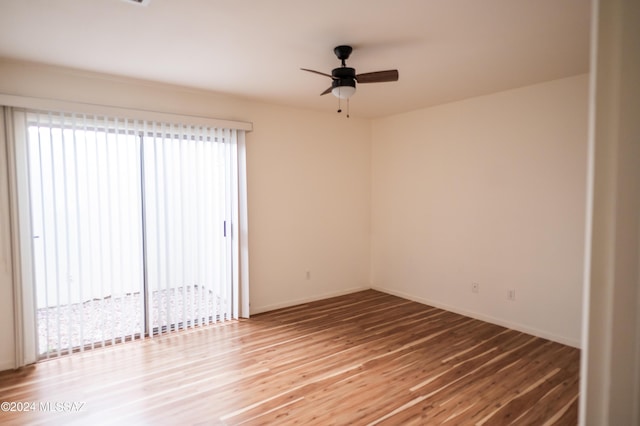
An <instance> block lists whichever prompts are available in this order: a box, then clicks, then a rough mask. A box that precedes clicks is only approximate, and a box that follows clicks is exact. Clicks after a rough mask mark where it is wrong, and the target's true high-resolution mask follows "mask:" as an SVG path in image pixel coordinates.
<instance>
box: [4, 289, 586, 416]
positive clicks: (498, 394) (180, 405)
mask: <svg viewBox="0 0 640 426" xmlns="http://www.w3.org/2000/svg"><path fill="white" fill-rule="evenodd" d="M579 358H580V356H579V351H578V350H577V349H574V348H571V347H567V346H564V345H561V344H558V343H554V342H550V341H548V340H544V339H541V338H537V337H533V336H530V335H527V334H523V333H520V332H516V331H513V330H508V329H505V328H503V327H500V326H497V325H493V324H488V323H485V322H482V321H478V320H474V319H471V318H467V317H464V316H461V315H457V314H453V313H450V312H447V311H443V310H440V309H436V308H432V307H429V306H425V305H421V304H419V303H415V302H411V301H407V300H404V299H401V298H398V297H394V296H390V295H387V294H384V293H379V292H376V291H373V290H369V291H365V292H360V293H354V294H351V295H347V296H342V297H338V298H332V299H327V300H323V301H319V302H314V303H308V304H305V305H300V306H295V307H291V308H286V309H281V310H278V311H273V312H269V313H265V314H261V315H256V316H254V317H252V318H251V319H250V320H240V321H233V322H229V323H223V324H219V325H214V326H210V327H206V328H199V329H193V330H190V331H186V332H180V333H174V334H170V335H167V336H163V337H160V338H154V339H146V340H144V341H138V342H132V343H127V344H122V345H116V346H113V347H109V348H104V349H98V350H94V351H90V352H84V353H79V354H76V355H74V356H69V357H62V358H58V359H54V360H50V361H46V362H42V363H39V364H36V365H34V366H30V367H27V368H23V369H21V370H19V371H16V372H4V373H0V401H3V402H10V403H11V402H13V403H14V404H13V406H12V407H9V408H19V407H18V402H33V403H34V404H35V405H32V406H27V407H24V406H23V407H22V408H23V409H24V408H28V409H29V410H30V411H27V412H20V413H17V412H0V423H2V424H15V425H23V424H47V425H48V424H65V425H66V424H91V425H95V424H127V425H131V424H149V425H152V424H153V425H156V424H180V425H185V424H198V425H208V424H213V425H216V424H228V425H238V424H245V425H283V424H300V425H332V424H336V425H346V424H358V425H378V424H380V425H400V424H402V425H412V424H416V425H440V424H446V425H472V424H474V425H491V426H493V425H507V424H516V425H552V424H553V425H574V424H576V423H577V413H578V408H577V407H578V372H579V363H580V361H579ZM41 403H42V405H41ZM47 403H50V404H49V405H47ZM56 403H57V405H56ZM72 403H77V405H72ZM64 404H66V405H64ZM80 404H82V406H81V407H80ZM10 405H11V404H10ZM3 409H6V404H5V405H3ZM56 409H58V412H56ZM77 409H79V411H78V410H77Z"/></svg>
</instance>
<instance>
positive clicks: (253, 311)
mask: <svg viewBox="0 0 640 426" xmlns="http://www.w3.org/2000/svg"><path fill="white" fill-rule="evenodd" d="M370 289H371V287H369V286H367V287H355V288H350V289H347V290H341V291H337V292H333V293H324V294H318V295H314V296H311V297H305V298H302V299H295V300H288V301H286V302H281V303H274V304H273V305H264V306H251V308H250V311H251V315H255V314H260V313H263V312H268V311H274V310H276V309H282V308H288V307H290V306H295V305H301V304H303V303H309V302H316V301H318V300H323V299H329V298H331V297H338V296H344V295H345V294H351V293H357V292H359V291H365V290H370Z"/></svg>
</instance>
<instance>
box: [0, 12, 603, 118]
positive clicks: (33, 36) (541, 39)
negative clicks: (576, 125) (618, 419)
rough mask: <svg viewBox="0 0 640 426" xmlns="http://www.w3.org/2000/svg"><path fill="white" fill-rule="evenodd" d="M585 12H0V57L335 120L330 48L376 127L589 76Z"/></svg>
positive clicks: (357, 111)
mask: <svg viewBox="0 0 640 426" xmlns="http://www.w3.org/2000/svg"><path fill="white" fill-rule="evenodd" d="M590 3H591V2H589V1H587V0H323V1H304V0H268V1H267V0H150V1H149V2H148V5H146V6H140V5H136V4H133V3H131V2H130V1H128V0H0V57H6V58H15V59H20V60H26V61H35V62H42V63H46V64H54V65H60V66H67V67H73V68H79V69H84V70H90V71H99V72H104V73H109V74H115V75H121V76H128V77H135V78H141V79H146V80H153V81H159V82H166V83H172V84H178V85H185V86H191V87H195V88H201V89H206V90H212V91H216V92H222V93H228V94H234V95H239V96H242V97H246V98H251V99H257V100H262V101H266V102H270V103H277V104H282V105H291V106H296V107H304V108H312V109H319V110H325V111H326V110H333V109H336V108H337V99H336V98H334V97H333V96H331V95H327V96H323V97H320V96H318V95H319V94H320V93H321V92H322V91H323V90H324V89H326V88H327V87H329V85H330V79H329V78H327V77H323V76H319V75H315V74H311V73H306V72H303V71H300V70H299V68H300V67H304V68H311V69H315V70H319V71H322V72H326V73H330V72H331V69H332V68H335V67H337V66H338V65H339V62H338V60H337V59H336V57H335V56H334V54H333V47H335V46H336V45H339V44H350V45H352V46H353V47H354V52H353V53H352V55H351V58H350V59H349V60H348V61H347V64H348V65H349V66H351V67H354V68H356V70H357V72H358V73H362V72H370V71H378V70H386V69H393V68H397V69H398V70H399V72H400V80H399V81H398V82H395V83H379V84H362V85H359V86H358V91H357V93H356V94H355V95H354V96H353V97H352V98H351V105H350V107H351V114H352V115H353V116H361V117H378V116H385V115H389V114H395V113H400V112H405V111H410V110H414V109H418V108H422V107H427V106H431V105H436V104H441V103H445V102H450V101H453V100H459V99H464V98H468V97H472V96H478V95H482V94H487V93H492V92H496V91H500V90H505V89H510V88H515V87H520V86H525V85H529V84H534V83H538V82H542V81H547V80H552V79H556V78H562V77H567V76H571V75H576V74H580V73H585V72H588V67H589V64H588V63H589V60H588V59H589V19H590Z"/></svg>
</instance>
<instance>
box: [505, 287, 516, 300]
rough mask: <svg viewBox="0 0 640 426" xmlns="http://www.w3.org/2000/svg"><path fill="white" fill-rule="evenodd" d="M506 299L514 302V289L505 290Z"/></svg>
mask: <svg viewBox="0 0 640 426" xmlns="http://www.w3.org/2000/svg"><path fill="white" fill-rule="evenodd" d="M507 299H508V300H511V301H514V300H516V291H515V290H514V289H510V290H507Z"/></svg>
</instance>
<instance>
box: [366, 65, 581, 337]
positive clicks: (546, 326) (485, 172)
mask: <svg viewBox="0 0 640 426" xmlns="http://www.w3.org/2000/svg"><path fill="white" fill-rule="evenodd" d="M587 83H588V77H587V76H586V75H582V76H576V77H571V78H566V79H562V80H556V81H551V82H547V83H543V84H538V85H535V86H529V87H524V88H521V89H516V90H511V91H507V92H501V93H496V94H492V95H488V96H483V97H478V98H473V99H468V100H465V101H461V102H455V103H451V104H446V105H441V106H437V107H433V108H428V109H423V110H419V111H414V112H410V113H407V114H402V115H397V116H392V117H387V118H382V119H378V120H375V121H374V123H373V133H372V135H373V139H372V140H373V145H372V171H373V180H372V283H373V286H374V287H377V288H380V289H383V290H385V291H389V292H392V293H395V294H398V295H401V296H405V297H408V298H411V299H415V300H419V301H423V302H426V303H429V304H432V305H435V306H440V307H444V308H447V309H450V310H452V311H457V312H461V313H464V314H467V315H470V316H474V317H477V318H481V319H486V320H489V321H492V322H494V323H498V324H503V325H506V326H509V327H512V328H515V329H520V330H523V331H527V332H530V333H532V334H536V335H539V336H543V337H548V338H551V339H553V340H557V341H560V342H564V343H567V344H570V345H573V346H579V345H580V330H581V328H580V327H581V306H582V271H583V252H584V250H583V247H584V228H585V205H586V198H585V197H586V184H585V181H586V164H587V160H586V158H587V118H588V114H587V99H588V84H587ZM472 282H477V283H479V285H480V291H479V293H478V294H475V293H472V292H471V283H472ZM508 289H514V290H515V291H516V300H515V301H508V300H507V290H508Z"/></svg>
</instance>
